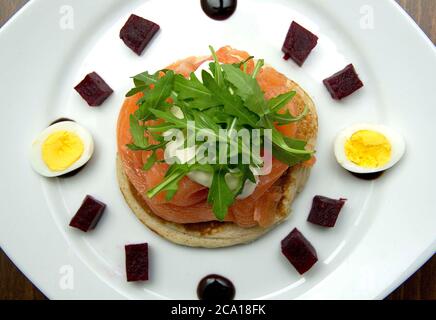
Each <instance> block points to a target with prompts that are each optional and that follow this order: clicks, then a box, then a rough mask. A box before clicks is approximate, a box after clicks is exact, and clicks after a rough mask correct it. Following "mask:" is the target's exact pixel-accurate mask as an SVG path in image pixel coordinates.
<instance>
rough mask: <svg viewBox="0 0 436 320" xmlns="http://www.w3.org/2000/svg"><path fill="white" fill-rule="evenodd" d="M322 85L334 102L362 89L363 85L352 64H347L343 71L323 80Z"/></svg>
mask: <svg viewBox="0 0 436 320" xmlns="http://www.w3.org/2000/svg"><path fill="white" fill-rule="evenodd" d="M324 84H325V86H326V87H327V90H328V91H329V92H330V94H331V96H332V98H333V99H336V100H341V99H342V98H345V97H348V96H349V95H350V94H352V93H354V92H355V91H357V90H359V89H360V88H362V87H363V83H362V81H361V80H360V79H359V76H358V75H357V73H356V70H355V69H354V66H353V65H352V64H349V65H348V66H346V67H345V69H343V70H341V71H339V72H337V73H335V74H334V75H332V76H331V77H329V78H327V79H325V80H324Z"/></svg>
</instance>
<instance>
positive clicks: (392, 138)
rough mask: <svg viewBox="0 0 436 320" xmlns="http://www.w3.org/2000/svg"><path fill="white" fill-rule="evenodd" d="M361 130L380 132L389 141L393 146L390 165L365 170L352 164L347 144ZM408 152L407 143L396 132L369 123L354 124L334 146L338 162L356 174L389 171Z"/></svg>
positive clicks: (343, 131) (338, 136)
mask: <svg viewBox="0 0 436 320" xmlns="http://www.w3.org/2000/svg"><path fill="white" fill-rule="evenodd" d="M360 130H371V131H375V132H379V133H381V134H382V135H384V136H385V137H386V139H388V141H389V142H390V144H391V148H392V151H391V158H390V160H389V162H388V163H386V164H385V165H384V166H381V167H378V168H364V167H361V166H359V165H357V164H355V163H353V162H351V161H350V160H349V159H348V158H347V156H346V154H345V143H346V142H347V140H348V139H349V138H350V137H351V136H352V135H353V134H354V133H356V132H357V131H360ZM405 151H406V143H405V142H404V138H403V136H402V135H401V134H400V133H399V132H397V131H396V130H394V129H392V128H389V127H387V126H384V125H378V124H369V123H359V124H354V125H352V126H350V127H348V128H346V129H344V130H342V131H341V132H339V134H338V135H337V137H336V140H335V144H334V153H335V157H336V160H337V162H338V163H339V164H340V165H341V166H342V167H343V168H344V169H346V170H348V171H351V172H354V173H375V172H380V171H384V170H387V169H389V168H391V167H392V166H394V165H395V164H396V163H397V162H398V161H400V159H401V158H402V157H403V155H404V153H405Z"/></svg>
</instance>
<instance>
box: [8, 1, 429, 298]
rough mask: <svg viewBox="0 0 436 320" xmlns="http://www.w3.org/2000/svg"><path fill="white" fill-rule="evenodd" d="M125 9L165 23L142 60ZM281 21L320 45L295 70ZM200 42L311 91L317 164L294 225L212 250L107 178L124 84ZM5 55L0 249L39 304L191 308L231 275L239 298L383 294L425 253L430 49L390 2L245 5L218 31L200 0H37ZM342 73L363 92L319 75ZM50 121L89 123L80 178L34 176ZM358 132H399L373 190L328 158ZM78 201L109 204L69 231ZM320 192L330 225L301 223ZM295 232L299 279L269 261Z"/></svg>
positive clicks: (191, 51) (281, 263)
mask: <svg viewBox="0 0 436 320" xmlns="http://www.w3.org/2000/svg"><path fill="white" fill-rule="evenodd" d="M131 13H136V14H138V15H140V16H143V17H145V18H147V19H150V20H152V21H155V22H157V23H159V24H160V26H161V31H160V32H159V34H158V35H157V36H156V37H155V39H154V40H153V41H152V43H150V45H149V46H148V47H147V48H146V50H145V53H144V54H143V55H142V56H141V57H138V56H136V55H135V54H134V53H133V52H131V51H130V50H129V49H128V48H127V47H126V46H125V45H124V44H123V43H122V41H121V40H120V39H119V37H118V33H119V30H120V28H121V27H122V25H123V24H124V22H125V21H126V19H127V18H128V16H129V15H130V14H131ZM70 19H73V20H70ZM292 20H296V21H298V22H299V23H301V24H302V25H304V26H306V27H307V28H308V29H310V30H312V31H313V32H314V33H315V34H317V35H318V36H319V38H320V40H319V44H318V46H317V47H316V49H315V50H314V51H313V52H312V54H311V55H310V56H309V58H308V60H307V61H306V63H305V65H304V66H303V67H302V68H299V67H298V66H296V64H295V63H293V62H292V61H284V60H283V59H282V53H281V50H280V49H281V45H282V43H283V39H284V37H285V35H286V32H287V29H288V27H289V24H290V23H291V21H292ZM71 21H72V22H71ZM209 44H211V45H213V46H214V47H215V48H219V47H220V46H222V45H226V44H229V45H232V46H234V47H236V48H240V49H243V50H247V51H248V52H250V53H251V54H253V55H255V56H256V57H261V58H264V59H265V60H266V62H267V63H269V64H271V65H273V66H274V67H276V68H277V69H279V70H280V71H282V72H283V73H285V74H286V75H287V76H289V77H290V78H292V79H294V80H295V81H297V82H298V83H300V84H301V85H302V86H303V87H304V88H305V89H306V90H307V91H308V92H309V93H310V94H311V96H312V97H313V99H314V101H315V103H316V105H317V108H318V112H319V116H320V131H319V143H318V153H317V158H318V163H317V164H316V166H315V168H314V170H313V173H312V175H311V177H310V180H309V182H308V184H307V186H306V188H305V189H304V191H303V193H302V194H300V195H299V196H298V198H297V199H296V201H295V203H294V205H293V214H292V215H291V217H290V218H289V219H288V221H286V222H285V223H284V224H282V225H281V226H279V227H278V228H276V229H275V230H274V231H272V232H270V233H269V234H267V235H266V236H264V237H263V238H261V239H260V240H258V241H256V242H254V243H252V244H249V245H244V246H237V247H234V248H228V249H220V250H205V249H193V248H185V247H181V246H177V245H174V244H172V243H169V242H167V241H166V240H164V239H162V238H160V237H159V236H157V235H156V234H155V233H153V232H151V231H150V230H148V229H147V228H146V227H144V226H143V225H142V224H141V223H140V222H139V221H138V220H137V219H136V217H135V216H134V215H133V214H132V213H131V212H130V210H129V208H128V207H127V205H126V203H125V202H124V200H123V197H122V195H121V193H120V191H119V189H118V185H117V181H116V177H115V153H116V141H115V126H116V120H117V115H118V111H119V109H120V106H121V104H122V101H123V98H124V94H125V93H126V92H127V90H128V89H129V88H130V87H131V80H130V79H129V77H130V76H132V75H135V74H137V73H139V72H142V71H145V70H150V71H154V70H157V69H160V68H162V67H165V66H166V65H168V64H170V63H171V62H173V61H175V60H177V59H180V58H184V57H186V56H190V55H203V54H208V48H207V46H208V45H209ZM0 47H1V50H0V70H1V72H0V101H1V112H2V116H1V117H0V124H1V125H0V137H1V141H2V148H3V152H2V156H1V158H0V164H1V165H0V172H1V185H0V186H1V187H0V188H1V189H0V191H1V192H0V195H1V201H0V212H1V215H0V240H1V246H2V248H3V249H4V250H5V251H6V253H7V254H8V255H9V256H10V257H11V258H12V259H13V261H14V262H15V263H16V264H17V266H18V267H19V268H20V269H21V270H22V271H23V272H24V273H25V274H26V275H27V276H28V277H29V279H30V280H31V281H33V282H34V283H35V284H36V285H37V286H38V287H39V288H40V289H41V290H42V291H43V292H44V293H45V294H46V295H47V296H48V297H49V298H57V299H64V298H65V299H71V298H82V299H89V298H132V299H153V298H158V299H160V298H187V299H191V298H192V299H195V298H196V286H197V283H198V280H199V279H201V278H202V277H203V276H205V275H207V274H209V273H218V274H221V275H224V276H226V277H228V278H230V279H231V280H232V281H233V282H234V284H235V286H236V290H237V296H236V298H237V299H252V298H253V299H266V298H277V299H292V298H302V299H308V298H316V299H333V298H351V299H353V298H364V299H373V298H383V297H384V296H385V295H387V294H388V293H389V292H390V291H391V290H392V289H394V288H395V287H396V286H398V285H399V284H400V283H401V282H402V281H404V280H405V279H406V278H407V277H408V276H409V275H410V274H411V273H412V272H413V271H414V270H416V269H417V268H418V267H419V266H420V265H421V264H422V263H423V262H424V261H425V260H426V259H427V258H429V256H430V255H431V254H432V253H433V252H434V249H435V235H436V215H435V211H434V207H435V206H434V201H435V199H436V188H435V187H434V183H435V181H436V175H435V170H434V169H433V167H434V161H433V160H434V158H435V155H436V153H435V151H434V150H433V146H434V145H435V144H434V134H435V130H434V119H435V118H436V105H435V102H434V101H435V100H434V92H435V89H436V87H435V82H434V75H435V74H436V54H435V49H434V46H433V45H432V43H431V42H430V41H429V40H428V39H427V38H426V37H425V35H424V34H423V33H422V31H420V29H419V28H418V27H417V26H416V25H415V24H414V23H413V22H412V20H411V19H410V18H409V17H408V16H407V15H406V14H405V13H404V12H403V11H402V10H401V9H400V8H399V7H398V5H397V4H396V3H395V2H394V1H379V0H353V1H346V0H330V1H318V0H316V1H315V0H309V1H299V0H274V1H273V0H268V1H267V0H264V1H262V0H240V1H239V4H238V9H237V11H236V13H235V15H234V16H233V17H232V18H231V19H229V20H227V21H224V22H217V21H213V20H211V19H209V18H207V17H206V15H204V14H203V12H202V11H201V8H200V5H199V1H198V0H186V1H180V0H148V1H147V0H141V1H139V0H138V1H123V0H93V1H89V0H74V1H72V0H65V1H62V3H61V4H60V3H59V1H57V0H32V1H30V2H29V4H28V5H27V6H26V7H25V8H24V9H23V10H21V11H20V12H19V13H18V14H17V15H16V16H15V17H14V18H13V19H12V20H11V21H10V22H9V23H7V24H6V25H5V26H4V27H3V28H2V29H1V30H0ZM350 62H352V63H353V64H354V65H355V67H356V69H357V71H358V72H359V74H360V76H361V78H362V80H363V82H364V83H365V87H364V88H363V89H362V90H359V91H358V92H357V93H355V94H354V95H353V96H351V97H349V98H347V99H345V100H343V101H342V102H336V101H334V100H332V99H331V97H330V96H329V94H328V92H327V90H326V89H325V87H324V86H323V84H322V79H324V78H325V77H327V76H329V75H331V74H332V73H334V72H336V71H338V70H340V69H342V68H343V67H344V66H345V65H346V64H348V63H350ZM92 71H96V72H97V73H99V74H100V75H101V76H102V77H103V78H104V79H105V80H106V81H107V82H108V84H109V85H110V86H111V87H112V88H113V89H114V91H115V92H114V94H113V95H112V96H111V97H110V98H109V99H108V100H107V101H106V102H105V103H104V104H103V105H102V106H101V107H99V108H90V107H88V106H87V105H86V103H85V102H84V101H83V100H82V99H81V98H80V96H79V95H78V94H77V93H76V92H75V91H74V90H73V87H74V86H75V85H76V84H77V83H78V82H79V81H80V80H81V79H82V78H83V77H84V75H85V74H87V73H89V72H92ZM58 117H68V118H72V119H74V120H76V121H78V122H79V123H80V124H82V125H84V126H85V127H86V128H88V129H89V130H90V131H91V132H92V134H93V136H94V138H95V143H96V152H95V156H94V157H93V159H92V160H91V162H90V163H89V164H88V165H87V166H86V168H85V169H84V170H83V171H82V172H81V173H80V174H78V175H77V176H75V177H72V178H69V179H63V180H62V179H53V180H50V179H44V178H42V177H40V176H38V175H37V174H36V173H34V172H33V171H32V170H31V167H30V164H29V159H28V150H29V147H30V143H31V141H32V139H33V138H34V137H35V136H36V135H37V134H38V133H39V132H40V131H41V130H42V129H44V127H45V126H46V125H47V124H49V123H50V122H51V121H52V120H54V119H56V118H58ZM355 122H376V123H382V124H386V125H390V126H392V127H395V128H397V129H398V130H400V131H401V132H402V133H403V135H404V136H405V137H406V141H407V148H408V150H407V153H406V156H405V157H404V158H403V159H402V161H401V162H400V163H399V164H398V165H397V166H396V167H395V168H393V169H392V170H391V171H389V172H387V173H386V174H384V175H383V176H382V177H381V178H379V179H378V180H376V181H372V182H371V181H362V180H358V179H356V178H354V177H353V176H351V175H350V174H348V173H346V172H344V170H342V169H341V168H340V167H339V166H338V165H337V164H336V162H335V160H334V155H333V149H332V144H333V140H334V137H335V135H336V133H337V132H338V131H339V130H340V129H342V128H343V127H346V126H348V125H350V124H352V123H355ZM86 194H91V195H93V196H95V197H96V198H98V199H100V200H101V201H104V202H105V203H107V205H108V208H107V210H106V212H105V215H104V217H103V219H102V220H101V221H100V223H99V225H98V227H97V228H96V230H94V231H93V232H89V233H87V234H85V233H82V232H80V231H77V230H74V229H72V228H70V227H68V223H69V221H70V219H71V217H72V216H73V215H74V213H75V211H76V210H77V208H78V207H79V205H80V203H81V201H82V199H83V198H84V196H85V195H86ZM317 194H320V195H325V196H329V197H336V198H338V197H345V198H347V199H348V202H347V203H346V205H345V207H344V209H343V211H342V212H341V215H340V217H339V219H338V223H337V225H336V227H335V228H334V229H323V228H320V227H317V226H314V225H312V224H310V223H308V222H306V218H307V215H308V212H309V210H310V206H311V200H312V197H313V196H314V195H317ZM294 227H297V228H298V229H299V230H301V231H302V233H303V234H304V235H305V236H306V237H307V238H308V239H309V240H310V241H311V242H312V244H313V245H314V246H315V248H316V250H317V252H318V257H319V262H318V263H317V264H316V265H315V266H314V267H313V268H312V269H311V270H310V271H309V272H308V273H306V274H305V275H304V276H300V275H298V274H297V272H296V271H295V269H294V268H293V267H292V266H291V265H290V264H289V263H288V261H287V260H286V259H285V258H284V257H283V256H282V254H281V252H280V241H281V239H283V238H284V237H285V236H286V235H287V234H288V233H289V232H290V231H291V230H292V229H293V228H294ZM138 242H148V243H149V247H150V250H151V251H150V264H151V265H150V277H151V280H150V281H148V282H145V283H127V282H126V280H125V271H124V245H125V244H128V243H138Z"/></svg>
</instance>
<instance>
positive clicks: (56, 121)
mask: <svg viewBox="0 0 436 320" xmlns="http://www.w3.org/2000/svg"><path fill="white" fill-rule="evenodd" d="M64 121H72V122H76V121H74V120H72V119H70V118H59V119H56V120H54V121H53V122H52V123H50V124H49V125H48V126H49V127H50V126H52V125H54V124H56V123H59V122H64ZM85 166H86V163H85V164H84V165H83V166H81V167H80V168H77V169H75V170H73V171H70V172H68V173H65V174H63V175H61V176H57V178H62V179H63V178H70V177H73V176H75V175H76V174H78V173H79V172H80V171H82V169H83V168H85Z"/></svg>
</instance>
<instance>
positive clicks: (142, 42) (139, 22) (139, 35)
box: [120, 14, 160, 56]
mask: <svg viewBox="0 0 436 320" xmlns="http://www.w3.org/2000/svg"><path fill="white" fill-rule="evenodd" d="M159 29H160V27H159V25H158V24H156V23H154V22H153V21H149V20H147V19H144V18H141V17H138V16H137V15H134V14H132V15H131V16H130V17H129V19H128V20H127V22H126V24H125V25H124V27H123V28H122V29H121V31H120V38H121V39H122V40H123V41H124V43H125V44H126V46H128V47H129V48H130V49H132V51H133V52H135V53H136V54H137V55H138V56H139V55H141V53H142V52H143V51H144V49H145V47H146V46H147V44H148V43H149V42H150V41H151V39H152V38H153V36H154V35H155V34H156V32H158V31H159Z"/></svg>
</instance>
